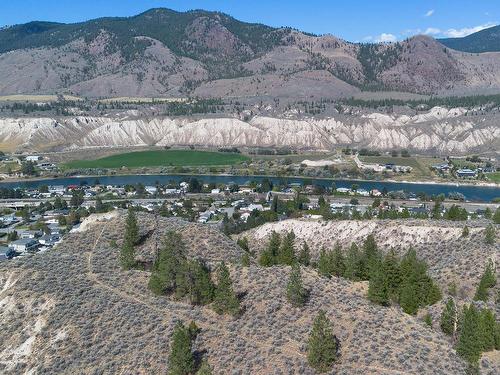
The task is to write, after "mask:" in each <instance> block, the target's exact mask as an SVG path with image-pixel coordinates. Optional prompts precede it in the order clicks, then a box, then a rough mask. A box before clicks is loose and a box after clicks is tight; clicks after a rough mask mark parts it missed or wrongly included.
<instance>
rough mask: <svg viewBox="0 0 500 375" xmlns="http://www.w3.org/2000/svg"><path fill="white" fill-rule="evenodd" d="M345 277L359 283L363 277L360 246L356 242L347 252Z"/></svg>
mask: <svg viewBox="0 0 500 375" xmlns="http://www.w3.org/2000/svg"><path fill="white" fill-rule="evenodd" d="M344 276H345V277H346V278H347V279H349V280H353V281H358V280H360V277H361V255H360V253H359V249H358V245H356V244H355V243H354V242H353V243H352V244H351V247H350V248H349V251H348V252H347V256H346V260H345V271H344Z"/></svg>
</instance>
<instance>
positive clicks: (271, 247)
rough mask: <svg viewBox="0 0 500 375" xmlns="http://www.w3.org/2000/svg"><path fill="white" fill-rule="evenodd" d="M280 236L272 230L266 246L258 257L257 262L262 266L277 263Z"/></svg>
mask: <svg viewBox="0 0 500 375" xmlns="http://www.w3.org/2000/svg"><path fill="white" fill-rule="evenodd" d="M280 244H281V237H280V235H279V234H278V233H276V232H275V231H273V232H272V233H271V238H270V239H269V244H268V245H267V248H266V249H264V251H262V253H261V254H260V258H259V264H260V265H261V266H263V267H270V266H274V265H276V264H277V263H278V258H279V253H280Z"/></svg>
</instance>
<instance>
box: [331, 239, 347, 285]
mask: <svg viewBox="0 0 500 375" xmlns="http://www.w3.org/2000/svg"><path fill="white" fill-rule="evenodd" d="M331 257H332V260H331V264H332V275H334V276H337V277H342V276H344V273H345V259H344V254H342V247H341V246H340V244H339V243H338V242H337V244H336V245H335V247H334V249H333V252H332V254H331Z"/></svg>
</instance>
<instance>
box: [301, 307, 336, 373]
mask: <svg viewBox="0 0 500 375" xmlns="http://www.w3.org/2000/svg"><path fill="white" fill-rule="evenodd" d="M337 351H338V343H337V338H336V337H335V335H334V334H333V332H332V328H331V323H330V321H329V320H328V318H327V317H326V314H325V312H324V311H323V310H320V311H319V313H318V316H317V317H316V319H314V323H313V327H312V330H311V333H310V335H309V341H308V343H307V361H308V363H309V365H310V366H311V367H312V368H314V369H315V370H316V371H318V372H319V373H323V372H327V371H329V370H330V369H331V368H332V366H333V364H334V362H335V361H336V359H337V356H338V353H337Z"/></svg>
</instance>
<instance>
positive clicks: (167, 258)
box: [149, 232, 186, 294]
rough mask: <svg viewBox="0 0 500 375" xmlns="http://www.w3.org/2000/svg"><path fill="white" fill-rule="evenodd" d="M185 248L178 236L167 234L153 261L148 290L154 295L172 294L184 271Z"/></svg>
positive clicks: (172, 233) (173, 233)
mask: <svg viewBox="0 0 500 375" xmlns="http://www.w3.org/2000/svg"><path fill="white" fill-rule="evenodd" d="M185 262H186V255H185V247H184V242H183V241H182V237H181V235H180V234H178V233H175V232H168V233H167V235H166V236H165V240H164V244H163V247H162V249H161V250H160V252H159V254H158V258H157V259H156V260H155V263H154V265H153V270H152V273H151V277H150V279H149V288H150V289H151V290H152V291H153V292H154V293H156V294H163V293H173V292H175V291H176V289H177V283H178V281H179V280H180V279H182V276H181V275H182V272H183V271H184V270H185Z"/></svg>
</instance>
